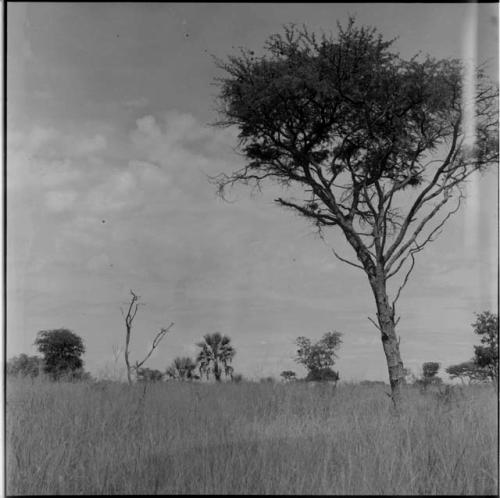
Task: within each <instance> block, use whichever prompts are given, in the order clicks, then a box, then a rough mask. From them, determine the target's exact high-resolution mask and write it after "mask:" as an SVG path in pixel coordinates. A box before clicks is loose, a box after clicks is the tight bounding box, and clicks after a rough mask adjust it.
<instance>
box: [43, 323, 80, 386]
mask: <svg viewBox="0 0 500 498" xmlns="http://www.w3.org/2000/svg"><path fill="white" fill-rule="evenodd" d="M35 346H36V347H37V349H38V351H39V352H40V353H42V354H43V356H44V371H45V372H46V373H47V374H49V375H50V376H51V377H52V378H53V379H59V378H60V377H61V376H64V375H68V374H72V373H76V372H78V371H81V369H82V368H83V360H82V359H81V356H82V355H83V353H85V346H84V345H83V341H82V339H81V337H80V336H78V335H77V334H75V333H74V332H72V331H71V330H68V329H64V328H62V329H54V330H41V331H40V332H38V334H37V338H36V340H35Z"/></svg>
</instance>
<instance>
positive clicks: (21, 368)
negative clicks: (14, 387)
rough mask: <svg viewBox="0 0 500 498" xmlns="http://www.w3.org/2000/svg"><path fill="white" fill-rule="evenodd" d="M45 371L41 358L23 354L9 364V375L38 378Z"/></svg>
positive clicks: (12, 359) (15, 357)
mask: <svg viewBox="0 0 500 498" xmlns="http://www.w3.org/2000/svg"><path fill="white" fill-rule="evenodd" d="M41 371H43V360H42V358H40V357H39V356H28V355H27V354H24V353H21V354H20V355H19V356H14V357H13V358H11V359H10V360H9V361H8V362H7V375H12V376H21V377H32V378H34V377H38V375H39V374H40V372H41Z"/></svg>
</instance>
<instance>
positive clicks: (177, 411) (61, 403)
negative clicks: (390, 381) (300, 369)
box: [6, 380, 498, 495]
mask: <svg viewBox="0 0 500 498" xmlns="http://www.w3.org/2000/svg"><path fill="white" fill-rule="evenodd" d="M497 406H498V405H497V397H496V392H495V390H494V389H493V388H492V387H488V386H486V387H478V386H475V387H468V388H463V389H460V390H458V389H457V390H455V391H454V392H453V393H448V395H439V393H436V392H430V393H427V394H421V393H419V391H418V390H414V389H408V391H407V392H406V393H405V411H404V413H403V414H401V415H400V416H399V417H395V416H394V415H393V414H392V413H391V406H390V402H389V398H388V397H387V396H385V394H384V389H383V388H381V387H365V386H359V385H357V386H356V385H343V386H342V385H341V386H339V387H338V388H337V390H336V391H335V390H334V389H333V388H332V387H331V386H314V387H313V388H311V387H310V386H308V385H306V384H302V383H296V384H288V385H283V384H257V383H241V384H222V385H211V384H208V385H207V384H194V383H193V384H189V383H174V382H169V383H161V384H153V385H148V386H147V388H146V390H144V387H143V386H141V385H135V386H128V385H124V384H118V383H116V384H112V383H110V384H105V385H102V386H96V385H92V384H85V383H81V384H71V383H59V384H56V383H44V382H37V381H36V380H35V381H34V382H31V381H29V380H27V381H26V380H25V381H21V380H17V381H12V382H10V383H9V384H8V386H7V419H6V422H7V436H8V439H7V493H8V494H12V495H16V494H22V495H32V494H60V493H62V494H82V493H84V494H156V493H158V494H175V493H192V494H197V493H205V494H227V493H231V494H257V493H258V494H342V495H346V494H414V495H415V494H472V495H482V494H495V493H496V492H497V478H498V476H497V466H498V459H497V451H498V445H497V440H498V439H497V417H498V413H497Z"/></svg>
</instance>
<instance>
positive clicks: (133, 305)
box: [120, 290, 174, 384]
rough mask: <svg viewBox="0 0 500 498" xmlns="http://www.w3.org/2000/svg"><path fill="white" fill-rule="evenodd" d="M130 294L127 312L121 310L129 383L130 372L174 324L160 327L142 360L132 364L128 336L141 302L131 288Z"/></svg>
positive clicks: (129, 381) (139, 365)
mask: <svg viewBox="0 0 500 498" xmlns="http://www.w3.org/2000/svg"><path fill="white" fill-rule="evenodd" d="M130 294H131V295H132V298H131V300H130V304H129V306H128V310H127V314H126V315H125V313H124V311H123V309H122V308H120V309H121V312H122V315H123V316H124V318H125V330H126V334H125V352H124V356H125V365H126V367H127V380H128V383H129V384H132V372H133V371H135V372H137V371H138V370H139V368H141V367H142V365H144V363H145V362H146V361H147V360H148V359H149V357H150V356H151V355H152V353H153V351H154V350H155V349H156V348H157V347H158V344H160V342H161V340H162V339H163V338H164V337H165V335H166V334H167V332H169V331H170V329H171V328H172V327H173V326H174V322H172V323H170V325H169V326H168V327H166V328H165V327H164V328H161V329H160V331H159V332H158V333H157V334H156V336H155V338H154V339H153V344H152V345H151V348H150V350H149V352H148V353H147V354H146V356H145V357H144V359H143V360H142V361H136V362H135V363H134V364H133V365H132V364H131V362H130V336H131V334H132V325H133V322H134V318H135V315H136V314H137V310H138V309H139V306H140V305H141V303H139V296H138V295H137V294H135V292H134V291H133V290H130Z"/></svg>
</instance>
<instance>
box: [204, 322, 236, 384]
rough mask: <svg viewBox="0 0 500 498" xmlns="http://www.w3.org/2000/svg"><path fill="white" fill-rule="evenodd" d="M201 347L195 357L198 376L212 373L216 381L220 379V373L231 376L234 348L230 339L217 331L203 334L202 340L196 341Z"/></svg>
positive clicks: (207, 375)
mask: <svg viewBox="0 0 500 498" xmlns="http://www.w3.org/2000/svg"><path fill="white" fill-rule="evenodd" d="M197 346H198V347H199V348H201V350H200V351H199V353H198V356H197V358H196V360H197V363H198V365H199V371H200V377H203V375H206V377H207V379H208V378H209V376H210V374H213V376H214V377H215V380H216V381H217V382H220V381H221V376H222V373H224V375H225V376H226V377H232V374H233V367H232V366H231V362H232V361H233V358H234V355H235V354H236V350H235V349H234V348H233V346H232V345H231V339H230V338H229V337H228V336H226V335H222V334H220V333H219V332H215V333H213V334H205V335H204V336H203V341H202V342H199V343H197Z"/></svg>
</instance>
